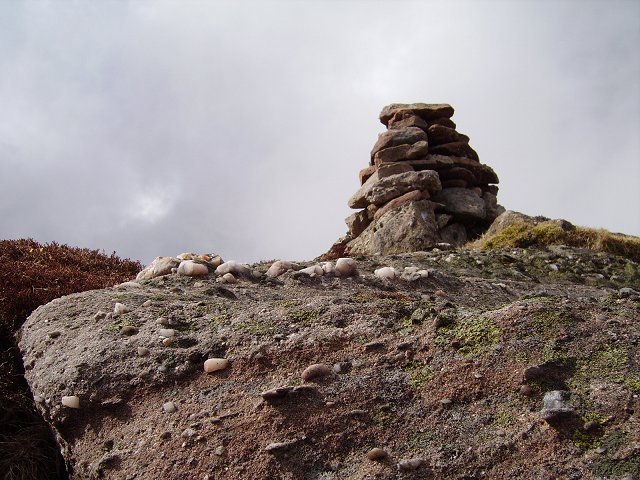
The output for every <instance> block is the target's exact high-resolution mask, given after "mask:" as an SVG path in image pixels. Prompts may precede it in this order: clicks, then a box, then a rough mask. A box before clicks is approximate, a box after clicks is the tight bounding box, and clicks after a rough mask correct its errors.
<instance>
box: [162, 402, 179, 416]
mask: <svg viewBox="0 0 640 480" xmlns="http://www.w3.org/2000/svg"><path fill="white" fill-rule="evenodd" d="M162 410H164V411H165V412H166V413H173V412H175V411H176V410H178V409H177V407H176V404H175V403H173V402H165V403H163V404H162Z"/></svg>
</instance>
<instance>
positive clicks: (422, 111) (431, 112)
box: [380, 103, 453, 126]
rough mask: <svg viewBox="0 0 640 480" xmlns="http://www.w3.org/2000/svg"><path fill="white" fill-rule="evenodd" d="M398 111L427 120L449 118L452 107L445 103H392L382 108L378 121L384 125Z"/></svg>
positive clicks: (451, 114)
mask: <svg viewBox="0 0 640 480" xmlns="http://www.w3.org/2000/svg"><path fill="white" fill-rule="evenodd" d="M399 112H407V113H410V114H413V115H416V116H418V117H420V118H422V119H423V120H425V121H427V122H428V121H430V120H435V119H436V118H440V117H447V118H451V116H453V107H452V106H451V105H449V104H446V103H439V104H438V103H392V104H391V105H387V106H386V107H384V108H383V109H382V111H381V112H380V121H381V122H382V123H383V124H384V125H385V126H386V125H388V123H389V120H390V119H391V118H392V117H393V116H395V115H397V114H398V113H399Z"/></svg>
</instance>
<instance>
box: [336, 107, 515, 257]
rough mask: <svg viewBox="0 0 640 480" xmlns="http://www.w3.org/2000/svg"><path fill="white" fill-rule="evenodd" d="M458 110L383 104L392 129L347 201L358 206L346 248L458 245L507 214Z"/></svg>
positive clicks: (376, 250) (368, 251) (385, 250)
mask: <svg viewBox="0 0 640 480" xmlns="http://www.w3.org/2000/svg"><path fill="white" fill-rule="evenodd" d="M452 115H453V108H452V107H451V106H450V105H447V104H425V103H414V104H392V105H388V106H386V107H384V108H383V109H382V112H381V113H380V121H381V122H382V123H383V124H384V125H385V126H387V131H385V132H383V133H381V134H380V136H379V137H378V140H377V142H376V143H375V145H374V146H373V149H372V150H371V157H370V161H369V166H368V167H366V168H364V169H363V170H361V171H360V173H359V178H360V183H361V185H362V186H361V187H360V189H359V190H358V191H357V192H356V193H354V194H353V196H352V197H351V198H350V199H349V202H348V204H349V207H351V208H354V209H359V210H358V211H357V212H355V213H354V214H352V215H351V216H349V217H348V218H347V219H346V223H347V227H348V229H349V233H348V235H347V236H346V237H345V238H344V239H343V240H342V241H341V242H342V244H343V245H344V249H343V252H345V253H347V254H350V255H372V254H381V255H388V254H394V253H402V252H414V251H420V250H426V249H428V248H430V247H433V246H434V245H436V244H437V243H441V242H445V243H449V244H452V245H454V246H460V245H462V244H464V243H465V242H466V241H467V240H469V239H473V238H475V237H477V236H479V235H480V234H481V233H482V232H484V231H485V230H486V229H487V228H488V227H489V225H490V224H491V222H492V221H493V220H494V219H495V218H496V217H497V216H498V215H499V214H500V213H502V212H503V211H504V208H502V207H501V206H500V205H498V203H497V198H496V195H497V193H498V187H497V183H498V176H497V175H496V174H495V172H494V171H493V169H491V167H489V166H487V165H484V164H482V163H480V161H479V157H478V154H477V153H476V152H475V150H474V149H473V148H471V146H470V145H469V137H467V136H466V135H463V134H461V133H458V132H457V131H456V124H455V123H454V122H453V121H452V120H451V117H452Z"/></svg>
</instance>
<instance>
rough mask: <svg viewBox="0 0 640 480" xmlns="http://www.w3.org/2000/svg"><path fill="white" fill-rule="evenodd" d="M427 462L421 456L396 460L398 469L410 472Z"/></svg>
mask: <svg viewBox="0 0 640 480" xmlns="http://www.w3.org/2000/svg"><path fill="white" fill-rule="evenodd" d="M425 463H427V462H426V461H425V460H424V459H423V458H411V459H409V460H400V461H399V462H398V470H401V471H405V472H412V471H414V470H417V469H418V468H420V467H421V466H422V465H424V464H425Z"/></svg>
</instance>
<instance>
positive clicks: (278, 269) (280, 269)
mask: <svg viewBox="0 0 640 480" xmlns="http://www.w3.org/2000/svg"><path fill="white" fill-rule="evenodd" d="M292 268H293V264H292V263H291V262H287V261H286V260H276V261H275V262H273V263H272V264H271V266H270V267H269V270H267V274H266V275H267V277H271V278H275V277H279V276H280V275H282V274H283V273H285V272H287V271H289V270H291V269H292Z"/></svg>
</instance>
